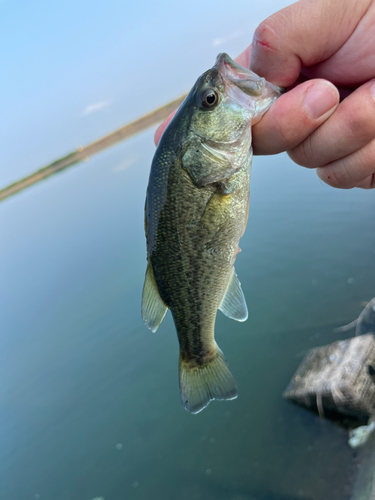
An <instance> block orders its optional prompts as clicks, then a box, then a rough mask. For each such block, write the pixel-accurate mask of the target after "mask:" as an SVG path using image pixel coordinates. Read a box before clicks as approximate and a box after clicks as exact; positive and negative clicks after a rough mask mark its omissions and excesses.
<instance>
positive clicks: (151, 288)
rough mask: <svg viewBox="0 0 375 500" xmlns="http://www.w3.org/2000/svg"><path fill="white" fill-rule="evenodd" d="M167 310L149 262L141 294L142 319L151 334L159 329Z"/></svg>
mask: <svg viewBox="0 0 375 500" xmlns="http://www.w3.org/2000/svg"><path fill="white" fill-rule="evenodd" d="M167 309H168V308H167V306H166V305H165V304H164V302H163V301H162V300H161V297H160V295H159V291H158V288H157V286H156V282H155V277H154V272H153V270H152V266H151V264H150V262H149V263H148V264H147V270H146V277H145V283H144V285H143V292H142V319H143V321H144V322H145V325H146V326H147V327H148V328H149V329H150V330H151V331H152V332H154V333H155V332H156V330H157V329H158V328H159V325H160V323H161V322H162V321H163V318H164V316H165V313H166V312H167Z"/></svg>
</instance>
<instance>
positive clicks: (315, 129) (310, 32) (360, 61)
mask: <svg viewBox="0 0 375 500" xmlns="http://www.w3.org/2000/svg"><path fill="white" fill-rule="evenodd" d="M374 39H375V0H300V1H299V2H297V3H295V4H293V5H291V6H289V7H286V8H285V9H283V10H281V11H279V12H277V13H276V14H274V15H272V16H271V17H269V18H268V19H266V20H265V21H263V22H262V23H261V24H260V25H259V27H258V28H257V30H256V31H255V34H254V39H253V44H252V47H251V46H250V47H248V48H247V49H246V50H245V51H244V52H243V53H242V54H241V55H240V56H239V57H238V58H237V59H236V60H237V62H239V63H240V64H242V65H243V66H245V67H249V61H250V68H251V69H252V70H253V71H255V72H256V73H258V74H259V75H261V76H264V77H265V78H266V79H267V80H269V81H271V82H272V83H274V84H276V85H279V86H282V87H286V88H291V90H289V91H288V92H287V93H285V94H284V95H282V96H281V97H280V98H279V99H277V101H276V102H275V103H274V104H273V105H272V106H271V108H270V109H269V110H268V111H267V113H266V114H265V115H264V117H263V118H262V120H261V121H260V122H259V123H257V124H256V125H255V126H254V128H253V148H254V153H255V154H276V153H280V152H282V151H287V152H288V154H289V156H290V157H291V158H292V159H293V160H294V161H295V162H296V163H298V164H300V165H303V166H305V167H308V168H316V169H317V173H318V175H319V177H320V178H321V179H322V180H323V181H325V182H326V183H327V184H329V185H331V186H334V187H339V188H351V187H356V186H357V187H362V188H374V187H375V85H374V87H372V84H374V83H375V79H374V78H375V51H374V50H373V46H374ZM304 80H305V81H304ZM300 82H303V83H300ZM330 82H331V83H330ZM333 84H334V85H336V86H337V87H338V89H339V90H340V94H341V96H342V97H346V98H345V100H343V101H342V102H341V103H340V104H339V94H338V91H337V89H336V87H335V86H334V85H333ZM170 119H171V117H170V118H169V119H168V120H167V121H166V122H164V123H163V124H162V125H161V126H160V127H159V129H158V130H157V131H156V134H155V141H156V142H157V141H158V140H159V139H160V136H161V134H162V132H163V130H164V129H165V127H166V125H167V123H168V122H169V121H170Z"/></svg>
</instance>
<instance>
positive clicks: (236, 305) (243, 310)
mask: <svg viewBox="0 0 375 500" xmlns="http://www.w3.org/2000/svg"><path fill="white" fill-rule="evenodd" d="M219 309H220V311H221V312H222V313H224V314H225V316H228V318H231V319H235V320H236V321H246V320H247V316H248V312H247V305H246V300H245V296H244V294H243V291H242V288H241V283H240V282H239V280H238V277H237V274H236V271H235V270H234V268H233V274H232V277H231V279H230V281H229V285H228V288H227V290H226V292H225V295H224V298H223V300H222V302H221V304H220V307H219Z"/></svg>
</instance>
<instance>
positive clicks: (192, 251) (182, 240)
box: [142, 53, 281, 414]
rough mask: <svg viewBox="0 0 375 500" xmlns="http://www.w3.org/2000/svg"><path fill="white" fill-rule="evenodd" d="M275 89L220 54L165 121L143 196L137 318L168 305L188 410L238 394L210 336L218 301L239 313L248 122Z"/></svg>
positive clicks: (240, 317) (158, 317)
mask: <svg viewBox="0 0 375 500" xmlns="http://www.w3.org/2000/svg"><path fill="white" fill-rule="evenodd" d="M280 93H281V89H280V88H279V87H276V86H275V85H273V84H271V83H269V82H267V81H266V80H265V79H264V78H261V77H259V76H258V75H256V74H255V73H253V72H252V71H250V70H248V69H246V68H244V67H242V66H240V65H239V64H237V63H236V62H234V61H233V60H232V59H231V58H230V57H229V56H228V55H227V54H225V53H222V54H219V55H218V57H217V59H216V63H215V65H214V66H213V67H212V68H211V69H209V70H208V71H206V72H205V73H203V74H202V75H201V76H200V77H199V78H198V80H197V81H196V83H195V85H194V86H193V87H192V89H191V91H190V92H189V94H188V95H187V97H186V99H185V100H184V102H183V103H182V104H181V106H180V108H179V109H178V111H177V113H176V114H175V116H174V117H173V119H172V120H171V122H170V123H169V125H168V126H167V128H166V129H165V131H164V133H163V135H162V137H161V139H160V142H159V144H158V146H157V149H156V151H155V155H154V158H153V161H152V164H151V170H150V177H149V182H148V187H147V194H146V203H145V233H146V240H147V270H146V275H145V282H144V286H143V292H142V318H143V321H144V323H145V324H146V326H147V327H148V328H150V329H151V330H152V331H153V332H156V330H157V329H158V327H159V326H160V324H161V322H162V321H163V318H164V316H165V314H166V312H167V310H168V309H170V311H171V313H172V317H173V320H174V324H175V327H176V331H177V336H178V341H179V347H180V356H179V385H180V393H181V401H182V404H183V406H184V407H185V409H186V410H187V411H189V412H190V413H193V414H195V413H198V412H200V411H201V410H203V409H204V408H205V407H206V406H207V405H208V404H209V402H210V401H211V400H214V399H217V400H231V399H235V398H236V397H237V392H238V391H237V386H236V382H235V380H234V378H233V375H232V373H231V371H230V369H229V367H228V365H227V363H226V360H225V358H224V355H223V353H222V351H221V350H220V348H219V347H218V345H217V343H216V341H215V338H214V329H215V320H216V314H217V310H218V309H220V311H221V312H222V313H224V314H225V315H226V316H228V317H229V318H232V319H234V320H237V321H245V320H246V319H247V317H248V310H247V305H246V300H245V297H244V294H243V291H242V288H241V284H240V281H239V279H238V277H237V274H236V271H235V269H234V262H235V260H236V256H237V255H238V253H239V252H240V248H239V241H240V238H241V237H242V235H243V234H244V231H245V227H246V223H247V218H248V207H249V187H250V170H251V161H252V146H251V125H252V124H254V123H256V122H257V121H259V120H260V118H261V117H262V115H263V114H264V113H265V111H266V110H267V109H268V108H269V107H270V106H271V104H272V103H273V102H274V100H275V99H276V98H277V97H278V96H279V95H280Z"/></svg>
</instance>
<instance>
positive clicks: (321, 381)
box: [284, 334, 375, 418]
mask: <svg viewBox="0 0 375 500" xmlns="http://www.w3.org/2000/svg"><path fill="white" fill-rule="evenodd" d="M284 397H285V398H287V399H289V400H291V401H293V402H294V403H297V404H299V405H302V406H305V407H307V408H309V409H313V410H318V412H319V414H320V415H321V416H324V414H325V411H333V412H337V413H339V414H341V415H343V416H349V417H354V418H369V417H371V416H372V415H373V414H374V411H375V337H374V335H372V334H367V335H361V336H359V337H355V338H352V339H348V340H342V341H339V342H334V343H333V344H329V345H326V346H323V347H318V348H315V349H311V350H310V351H308V353H307V355H306V356H305V358H304V359H303V361H302V363H301V364H300V366H299V368H298V370H297V372H296V373H295V375H294V377H293V378H292V380H291V381H290V383H289V385H288V387H287V389H286V390H285V392H284Z"/></svg>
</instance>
